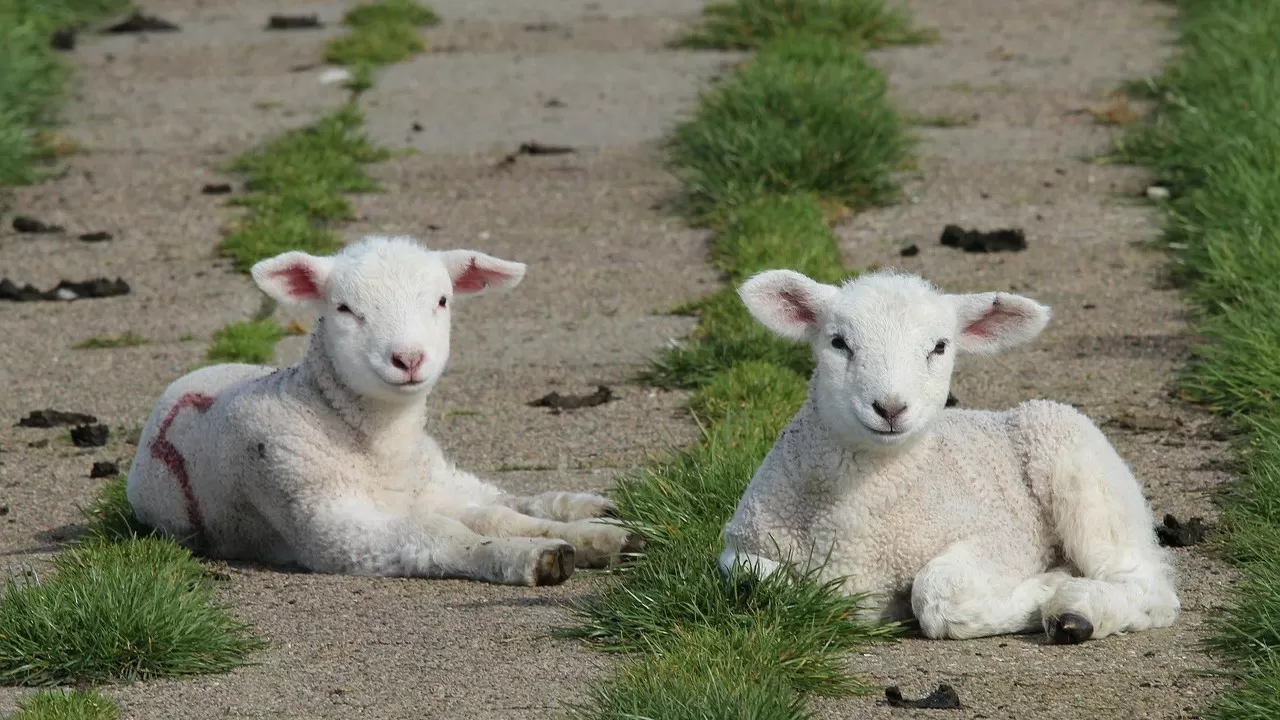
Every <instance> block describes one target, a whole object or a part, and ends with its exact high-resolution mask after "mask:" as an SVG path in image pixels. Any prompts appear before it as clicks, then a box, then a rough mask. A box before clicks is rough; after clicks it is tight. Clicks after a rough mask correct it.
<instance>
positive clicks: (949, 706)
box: [884, 683, 961, 710]
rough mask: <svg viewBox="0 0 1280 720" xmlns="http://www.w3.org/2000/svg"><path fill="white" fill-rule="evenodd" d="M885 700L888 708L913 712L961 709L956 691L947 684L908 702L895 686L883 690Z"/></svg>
mask: <svg viewBox="0 0 1280 720" xmlns="http://www.w3.org/2000/svg"><path fill="white" fill-rule="evenodd" d="M884 697H885V700H887V701H888V703H889V707H895V708H911V709H914V710H956V709H959V708H960V707H961V705H960V694H959V693H957V692H956V689H955V688H953V687H951V686H950V685H947V684H945V683H944V684H942V685H939V686H938V689H937V690H934V691H933V692H931V693H929V694H928V695H926V696H924V697H922V698H920V699H919V700H909V699H907V698H904V697H903V696H902V690H901V689H900V688H899V687H898V686H897V685H892V686H890V687H887V688H885V689H884Z"/></svg>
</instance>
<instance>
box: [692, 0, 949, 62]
mask: <svg viewBox="0 0 1280 720" xmlns="http://www.w3.org/2000/svg"><path fill="white" fill-rule="evenodd" d="M702 14H703V23H702V25H701V26H700V27H698V28H696V29H695V30H693V31H691V32H689V33H687V34H685V35H684V36H682V37H680V38H679V39H677V40H676V42H675V45H676V46H677V47H691V48H708V49H720V50H754V49H756V48H759V47H761V46H763V45H765V44H767V43H768V42H770V41H772V40H774V39H776V38H778V37H779V36H782V35H788V34H793V33H800V34H803V35H805V36H808V37H815V36H816V37H825V38H831V39H833V40H837V41H840V42H842V43H845V44H850V45H862V46H868V47H883V46H885V45H903V44H915V43H925V42H932V41H933V40H935V39H936V37H937V36H936V33H933V32H930V31H922V30H918V29H916V28H914V27H912V25H911V21H910V19H909V18H908V16H907V14H906V13H905V12H904V11H902V10H899V9H889V8H887V7H886V6H885V3H884V2H883V0H735V1H734V2H724V3H717V4H713V5H709V6H707V7H706V8H705V9H703V11H702Z"/></svg>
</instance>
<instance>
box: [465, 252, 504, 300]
mask: <svg viewBox="0 0 1280 720" xmlns="http://www.w3.org/2000/svg"><path fill="white" fill-rule="evenodd" d="M507 277H509V276H508V274H507V273H504V272H501V271H499V270H494V269H493V268H482V267H480V266H479V265H477V264H476V259H475V258H474V257H473V258H471V260H470V262H468V263H467V267H466V269H465V270H463V271H462V272H460V273H458V277H456V278H454V280H453V290H454V292H460V293H472V292H479V291H481V290H483V289H485V288H486V287H488V286H490V285H492V284H493V283H494V282H495V281H497V280H505V279H506V278H507Z"/></svg>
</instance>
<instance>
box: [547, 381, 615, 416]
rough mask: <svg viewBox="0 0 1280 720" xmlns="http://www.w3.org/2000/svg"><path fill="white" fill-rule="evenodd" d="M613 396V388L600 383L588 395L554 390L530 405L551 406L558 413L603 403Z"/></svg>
mask: <svg viewBox="0 0 1280 720" xmlns="http://www.w3.org/2000/svg"><path fill="white" fill-rule="evenodd" d="M613 397H614V396H613V390H612V389H611V388H610V387H609V386H608V385H598V386H596V391H595V392H593V393H590V394H588V395H561V394H560V393H558V392H555V391H552V392H549V393H547V394H546V395H543V396H542V397H540V398H538V399H537V400H533V401H531V402H530V403H529V407H544V408H551V410H552V411H553V412H557V413H558V412H560V411H561V410H581V409H582V408H589V407H596V406H597V405H603V404H605V403H607V402H609V401H610V400H612V399H613Z"/></svg>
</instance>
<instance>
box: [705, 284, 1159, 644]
mask: <svg viewBox="0 0 1280 720" xmlns="http://www.w3.org/2000/svg"><path fill="white" fill-rule="evenodd" d="M739 294H740V296H741V298H742V300H743V301H744V302H745V303H746V305H747V307H748V308H749V309H750V311H751V313H752V315H754V316H755V318H756V319H757V320H758V321H759V322H760V323H762V324H763V325H764V326H765V327H767V328H768V329H769V330H771V331H772V332H774V333H776V334H778V335H780V336H782V337H785V338H789V339H792V340H803V341H807V342H809V343H810V344H811V345H812V346H813V352H814V355H815V356H816V360H817V369H816V370H815V371H814V374H813V376H812V378H811V379H810V384H809V397H808V399H807V400H806V402H805V404H804V405H803V406H802V407H801V409H800V410H799V412H798V413H797V414H796V416H795V417H794V418H793V419H792V420H791V423H790V424H789V425H788V426H787V427H786V428H785V429H784V430H783V431H782V432H781V434H780V435H779V437H778V439H777V441H776V443H775V445H774V446H773V448H772V449H771V450H770V452H769V454H768V455H767V456H766V457H765V459H764V461H763V463H762V464H761V465H760V467H759V469H758V470H757V471H756V474H755V476H754V477H753V478H752V480H751V483H750V485H749V486H748V488H747V490H746V492H745V494H744V495H743V497H742V499H741V500H740V502H739V504H738V508H737V511H736V513H735V514H734V516H733V518H732V519H731V520H730V521H729V522H728V523H727V524H726V526H725V528H724V533H723V538H724V543H725V549H724V551H723V552H722V553H721V555H720V558H719V565H720V569H721V572H723V573H725V574H726V575H730V574H732V572H733V569H734V567H735V566H738V567H740V568H742V569H744V570H746V571H747V573H748V575H747V577H748V578H749V577H752V576H753V575H754V576H757V577H767V576H768V575H770V574H772V573H773V572H775V571H776V570H778V569H779V568H781V567H789V568H792V569H794V568H799V569H801V570H808V569H812V568H813V567H815V566H818V565H821V563H822V562H823V561H824V560H825V561H828V562H827V564H826V566H825V567H824V568H823V569H822V570H821V571H819V572H818V576H819V577H820V578H821V579H824V580H831V579H836V578H843V585H842V587H843V589H844V590H845V591H847V592H849V593H850V594H861V593H865V594H867V596H868V597H869V601H870V604H869V606H868V607H869V611H868V618H867V619H873V620H882V621H893V620H910V619H911V618H912V617H913V616H914V618H915V620H916V621H917V622H918V624H919V627H920V629H921V631H922V632H923V634H924V635H925V636H927V637H930V638H974V637H982V636H989V635H1000V634H1013V633H1023V632H1034V631H1035V630H1036V629H1038V628H1043V630H1044V632H1045V633H1046V634H1047V635H1048V638H1049V640H1050V641H1051V642H1055V643H1077V642H1082V641H1084V640H1087V639H1089V638H1101V637H1105V636H1107V635H1111V634H1113V633H1119V632H1126V631H1138V630H1145V629H1148V628H1152V627H1166V626H1169V625H1171V624H1173V622H1174V620H1175V618H1176V617H1177V616H1178V614H1179V612H1180V603H1179V600H1178V597H1177V594H1176V593H1175V590H1174V584H1173V572H1172V569H1171V567H1170V565H1169V562H1168V559H1167V557H1166V554H1165V552H1164V550H1162V549H1161V548H1160V547H1159V545H1158V543H1157V542H1156V537H1155V533H1154V525H1153V522H1152V514H1151V509H1150V507H1149V506H1148V504H1147V501H1146V499H1145V498H1144V497H1143V494H1142V490H1141V488H1140V487H1139V484H1138V481H1137V480H1136V479H1135V478H1134V476H1133V475H1132V473H1131V472H1130V470H1129V468H1128V466H1127V465H1126V464H1125V462H1124V461H1123V460H1122V459H1121V458H1120V456H1119V455H1118V454H1117V453H1116V451H1115V450H1114V449H1113V448H1112V446H1111V444H1110V443H1109V442H1108V441H1107V438H1106V437H1105V436H1104V435H1103V434H1102V432H1101V431H1100V430H1099V429H1098V428H1097V427H1096V426H1095V425H1094V424H1093V422H1091V421H1090V420H1089V419H1088V418H1087V417H1085V416H1084V415H1083V414H1081V413H1080V412H1077V411H1076V410H1075V409H1074V408H1072V407H1070V406H1068V405H1063V404H1059V403H1054V402H1049V401H1045V400H1033V401H1029V402H1024V403H1022V404H1020V405H1018V406H1017V407H1015V408H1013V409H1011V410H1007V411H1003V412H989V411H979V410H962V409H944V406H945V404H946V399H947V394H948V390H949V387H950V383H951V372H952V367H953V363H954V357H955V355H956V354H957V353H970V354H994V353H998V352H1001V351H1004V350H1007V349H1009V348H1012V347H1015V346H1017V345H1020V344H1022V343H1025V342H1027V341H1029V340H1031V339H1032V338H1034V337H1036V336H1037V335H1039V334H1040V332H1041V330H1043V329H1044V327H1045V325H1046V324H1047V323H1048V321H1049V308H1047V307H1045V306H1043V305H1041V304H1039V303H1036V302H1035V301H1033V300H1030V299H1028V298H1025V297H1021V296H1019V295H1011V294H1008V293H996V292H988V293H979V294H965V295H950V294H943V293H941V292H939V291H938V290H937V289H936V288H934V287H933V286H932V285H930V284H929V283H928V282H926V281H925V280H923V279H922V278H919V277H916V276H913V275H905V274H899V273H895V272H893V271H886V272H877V273H874V274H869V275H864V276H862V277H859V278H856V279H854V280H851V281H849V282H847V283H845V284H844V285H843V286H842V287H834V286H831V285H824V284H820V283H818V282H815V281H814V280H812V279H810V278H808V277H806V276H804V275H802V274H800V273H796V272H792V271H789V270H770V271H766V272H762V273H760V274H758V275H755V276H754V277H752V278H750V279H749V280H747V281H746V282H745V283H744V284H743V285H742V286H741V288H740V289H739Z"/></svg>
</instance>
